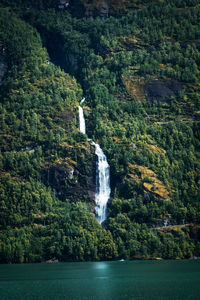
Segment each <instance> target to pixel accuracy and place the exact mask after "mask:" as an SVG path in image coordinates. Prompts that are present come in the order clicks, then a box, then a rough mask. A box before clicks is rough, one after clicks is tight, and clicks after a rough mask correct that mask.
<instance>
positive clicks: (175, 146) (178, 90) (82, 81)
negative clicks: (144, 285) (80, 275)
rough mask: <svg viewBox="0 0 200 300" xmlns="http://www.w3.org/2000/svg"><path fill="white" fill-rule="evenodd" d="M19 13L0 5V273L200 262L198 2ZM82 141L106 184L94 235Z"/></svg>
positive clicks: (20, 8) (89, 167) (93, 4)
mask: <svg viewBox="0 0 200 300" xmlns="http://www.w3.org/2000/svg"><path fill="white" fill-rule="evenodd" d="M14 2H15V3H13V1H11V0H3V1H1V4H0V95H1V104H0V105H1V109H0V113H1V119H0V122H1V152H0V168H1V170H0V174H1V176H0V180H1V187H0V189H1V193H0V262H1V263H18V262H38V261H47V260H55V259H58V260H59V261H80V260H82V261H83V260H110V259H121V258H123V259H151V258H170V259H171V258H190V257H194V256H200V225H199V223H200V189H199V185H200V83H199V82H200V81H199V79H200V25H199V20H200V5H199V1H197V0H185V1H180V0H173V1H172V0H158V1H150V0H146V1H145V0H143V1H142V0H141V1H128V0H127V1H77V2H76V1H72V0H71V1H59V0H58V1H57V0H48V1H43V0H40V1H31V0H26V1H22V0H18V1H14ZM83 96H84V97H85V98H86V100H85V102H84V104H83V109H84V114H85V118H86V126H87V135H84V134H82V133H80V132H79V118H78V105H79V103H80V100H81V99H82V97H83ZM88 137H89V138H91V139H92V140H94V141H95V142H98V143H99V144H100V145H101V148H102V149H103V151H104V153H105V154H106V155H107V159H108V163H109V165H110V171H111V198H110V200H109V205H108V217H107V219H106V221H105V222H104V223H103V224H102V226H101V225H100V224H99V223H98V222H97V220H96V219H95V215H94V206H95V202H94V195H95V176H96V170H95V167H96V157H95V153H94V147H93V146H92V143H91V142H90V140H88Z"/></svg>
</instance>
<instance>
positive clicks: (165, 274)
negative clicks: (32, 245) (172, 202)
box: [0, 260, 200, 300]
mask: <svg viewBox="0 0 200 300" xmlns="http://www.w3.org/2000/svg"><path fill="white" fill-rule="evenodd" d="M0 299H1V300H12V299H20V300H32V299H34V300H36V299H37V300H38V299H41V300H43V299H45V300H46V299H48V300H52V299H56V300H57V299H68V300H71V299H72V300H73V299H76V300H79V299H80V300H86V299H99V300H107V299H108V300H110V299H115V300H117V299H131V300H134V299H136V300H137V299H138V300H139V299H140V300H142V299H145V300H146V299H148V300H165V299H166V300H167V299H169V300H175V299H176V300H179V299H180V300H185V299H188V300H189V299H190V300H197V299H200V260H176V261H173V260H171V261H169V260H168V261H166V260H163V261H123V262H120V261H115V262H83V263H54V264H45V263H43V264H21V265H1V266H0Z"/></svg>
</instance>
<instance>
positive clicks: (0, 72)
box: [0, 42, 8, 85]
mask: <svg viewBox="0 0 200 300" xmlns="http://www.w3.org/2000/svg"><path fill="white" fill-rule="evenodd" d="M7 70H8V60H7V53H6V50H5V48H4V46H3V44H2V43H1V42H0V85H1V84H2V81H3V77H4V75H5V74H6V72H7Z"/></svg>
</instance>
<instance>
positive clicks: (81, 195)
mask: <svg viewBox="0 0 200 300" xmlns="http://www.w3.org/2000/svg"><path fill="white" fill-rule="evenodd" d="M86 173H87V174H86ZM93 173H94V174H93ZM43 181H44V183H45V184H46V185H49V186H51V188H52V189H53V190H54V192H55V194H56V196H57V197H58V198H59V199H60V200H62V201H65V200H66V199H69V200H71V201H80V200H84V201H86V202H90V203H92V204H94V200H95V191H96V185H95V161H94V162H91V166H90V168H89V169H88V172H86V171H85V170H83V171H82V170H81V169H79V168H78V167H77V166H69V165H66V164H65V163H57V164H56V165H55V166H51V167H50V168H48V169H47V170H45V171H44V173H43Z"/></svg>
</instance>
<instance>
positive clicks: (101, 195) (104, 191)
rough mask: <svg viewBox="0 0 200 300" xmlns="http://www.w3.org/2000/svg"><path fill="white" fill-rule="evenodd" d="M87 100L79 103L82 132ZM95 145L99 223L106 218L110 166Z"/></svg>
mask: <svg viewBox="0 0 200 300" xmlns="http://www.w3.org/2000/svg"><path fill="white" fill-rule="evenodd" d="M84 101H85V98H83V99H82V100H81V102H80V105H79V122H80V125H79V128H80V132H82V133H84V134H85V133H86V129H85V118H84V114H83V109H82V107H81V104H82V103H83V102H84ZM92 144H93V145H94V146H95V154H96V155H97V171H96V194H95V203H96V207H95V213H96V218H97V220H98V221H99V223H102V222H103V221H105V219H106V207H107V203H108V200H109V198H110V192H111V190H110V166H109V164H108V162H107V158H106V156H105V154H104V153H103V151H102V149H101V148H100V146H99V145H98V144H95V143H94V142H93V143H92Z"/></svg>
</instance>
